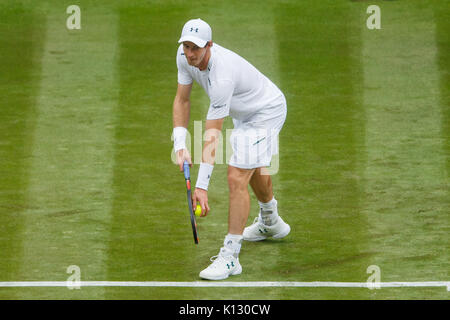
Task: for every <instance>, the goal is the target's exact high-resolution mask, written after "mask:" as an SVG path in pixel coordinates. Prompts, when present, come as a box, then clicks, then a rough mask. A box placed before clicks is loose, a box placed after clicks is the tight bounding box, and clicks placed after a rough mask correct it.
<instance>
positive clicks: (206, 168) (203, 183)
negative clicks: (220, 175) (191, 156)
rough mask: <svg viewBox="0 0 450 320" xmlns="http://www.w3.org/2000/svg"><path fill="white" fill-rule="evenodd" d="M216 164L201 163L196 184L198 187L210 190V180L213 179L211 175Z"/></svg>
mask: <svg viewBox="0 0 450 320" xmlns="http://www.w3.org/2000/svg"><path fill="white" fill-rule="evenodd" d="M213 169H214V166H213V165H211V164H209V163H205V162H202V163H200V169H199V170H198V177H197V183H196V184H195V187H196V188H199V189H203V190H208V185H209V180H210V179H211V175H212V172H213Z"/></svg>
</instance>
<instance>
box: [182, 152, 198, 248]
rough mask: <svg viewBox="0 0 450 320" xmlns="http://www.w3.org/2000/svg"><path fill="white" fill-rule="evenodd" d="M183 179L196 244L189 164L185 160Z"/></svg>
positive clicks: (195, 223) (195, 224)
mask: <svg viewBox="0 0 450 320" xmlns="http://www.w3.org/2000/svg"><path fill="white" fill-rule="evenodd" d="M183 171H184V179H185V180H186V190H187V202H188V207H189V215H190V216H191V226H192V234H193V236H194V242H195V244H198V233H197V222H196V221H195V215H194V211H193V210H192V193H191V173H190V168H189V163H188V162H187V161H186V160H185V161H184V164H183Z"/></svg>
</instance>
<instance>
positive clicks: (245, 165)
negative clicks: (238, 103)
mask: <svg viewBox="0 0 450 320" xmlns="http://www.w3.org/2000/svg"><path fill="white" fill-rule="evenodd" d="M286 114H287V112H286V106H284V112H282V113H281V114H280V115H279V116H277V117H274V118H271V119H268V120H263V121H252V119H250V120H249V121H239V120H235V119H233V123H234V129H233V131H232V132H231V135H230V144H231V148H232V150H233V154H232V155H231V157H230V160H229V163H228V164H229V165H230V166H233V167H237V168H241V169H254V168H261V167H270V163H271V161H272V156H273V155H276V154H278V152H279V150H278V147H279V133H280V131H281V129H282V128H283V124H284V122H285V120H286Z"/></svg>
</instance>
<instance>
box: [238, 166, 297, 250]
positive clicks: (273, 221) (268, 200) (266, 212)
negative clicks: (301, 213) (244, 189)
mask: <svg viewBox="0 0 450 320" xmlns="http://www.w3.org/2000/svg"><path fill="white" fill-rule="evenodd" d="M250 185H251V187H252V189H253V192H254V193H255V195H256V198H257V199H258V202H259V207H260V213H259V216H258V218H257V219H256V220H255V222H254V223H253V224H252V225H251V226H249V227H247V228H245V229H244V233H243V236H244V240H247V241H260V240H265V239H267V238H268V237H274V238H283V237H285V236H286V235H288V234H289V232H290V230H291V228H290V226H289V225H288V224H287V223H285V222H284V221H283V219H281V217H279V215H278V203H277V200H276V199H275V197H274V196H273V187H272V178H271V177H270V175H269V174H268V170H267V169H266V168H264V167H262V168H258V169H256V170H255V172H254V174H253V175H252V177H251V179H250Z"/></svg>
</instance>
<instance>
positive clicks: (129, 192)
mask: <svg viewBox="0 0 450 320" xmlns="http://www.w3.org/2000/svg"><path fill="white" fill-rule="evenodd" d="M72 4H76V5H78V6H79V7H80V9H81V29H80V30H68V29H67V27H66V20H67V18H68V17H69V16H70V14H67V13H66V8H67V7H68V6H69V5H72ZM372 4H376V5H378V6H379V7H380V10H381V29H379V30H369V29H368V28H367V27H366V20H367V18H368V17H369V14H368V13H366V9H367V7H368V6H369V5H372ZM449 9H450V7H449V4H448V2H447V1H445V0H432V1H420V0H397V1H393V0H392V1H388V0H386V1H380V0H374V1H362V0H361V1H356V0H355V1H350V0H339V1H335V0H333V1H332V0H325V1H313V0H304V1H295V0H284V1H262V2H261V1H227V2H222V1H196V2H195V5H194V4H193V3H191V2H186V1H137V0H134V1H125V0H123V1H106V0H96V1H87V0H78V1H56V0H54V1H49V0H48V1H32V0H21V1H16V0H3V1H2V2H1V3H0V282H7V281H65V280H67V279H68V277H69V276H70V274H68V273H67V272H66V270H67V268H68V267H69V266H71V265H76V266H78V267H79V268H80V270H81V280H82V281H183V282H184V281H199V280H200V279H199V278H198V273H199V271H200V270H202V269H203V268H205V267H206V266H207V265H208V264H209V258H210V257H211V256H213V255H215V254H217V249H218V248H219V247H220V246H221V244H222V241H223V236H224V235H225V234H226V232H227V215H228V190H227V183H226V172H227V166H226V165H225V164H217V165H216V166H215V169H214V174H213V178H212V182H211V185H210V188H209V203H210V206H211V213H210V214H209V215H208V217H207V218H204V219H198V227H199V237H200V243H199V245H198V246H195V245H194V243H193V241H192V233H191V227H190V222H189V216H188V212H187V208H186V200H185V197H186V194H185V186H184V177H183V174H182V173H180V172H179V170H178V168H177V167H176V166H175V165H174V164H173V163H172V161H171V150H172V141H171V133H172V102H173V98H174V95H175V92H176V84H177V77H176V76H177V67H176V63H175V55H176V50H177V47H178V44H177V40H178V38H179V34H180V31H181V28H182V26H183V24H184V23H185V22H186V21H187V20H189V19H191V18H199V17H201V18H202V19H203V20H205V21H207V22H208V23H209V24H210V25H211V27H212V30H213V41H214V42H217V43H218V44H220V45H222V46H224V47H226V48H229V49H231V50H233V51H235V52H237V53H238V54H240V55H241V56H243V57H244V58H246V59H247V60H248V61H250V62H251V63H252V64H253V65H255V66H256V67H257V68H258V69H259V70H260V71H261V72H263V73H264V74H265V75H267V76H268V77H269V78H270V79H271V80H272V81H273V82H274V83H276V84H277V85H278V87H279V88H280V89H281V90H282V91H283V92H284V94H285V95H286V99H287V103H288V116H287V120H286V123H285V125H284V127H283V130H282V131H281V135H280V155H279V171H278V172H277V173H276V174H275V175H274V176H273V181H274V192H275V196H276V197H277V200H278V203H279V210H280V214H281V215H282V216H283V219H285V221H286V222H288V223H289V224H290V226H291V228H292V231H291V234H290V235H289V236H288V237H286V238H285V239H283V240H268V241H266V242H263V243H249V242H245V243H244V244H243V246H242V251H241V254H240V261H241V264H242V267H243V273H242V275H240V276H236V277H232V278H230V279H228V280H230V281H302V282H313V281H336V282H365V281H366V280H367V279H368V278H369V276H370V274H368V273H367V272H366V270H367V268H368V267H369V266H371V265H376V266H378V267H379V268H380V271H381V281H382V282H395V281H415V282H416V281H417V282H421V281H423V282H425V281H449V280H450V253H449V247H450V237H449V233H450V191H449V186H450V183H449V182H450V181H449V172H450V161H449V153H450V140H449V139H450V127H449V124H450V104H449V97H450V93H449V92H450V90H449V89H450V83H449V66H450V57H449V54H448V53H449V52H450V47H449V36H448V29H449V26H450V22H449V21H450V19H449V18H450V17H449V15H450V10H449ZM208 104H209V101H208V98H207V96H206V94H205V93H204V92H203V90H202V89H201V88H200V86H198V85H194V89H193V93H192V96H191V108H192V109H191V122H190V127H189V131H190V132H191V134H192V135H193V134H194V121H203V124H204V120H205V116H206V112H207V110H208ZM226 128H232V122H231V119H227V121H226ZM192 151H193V155H194V156H195V154H196V152H198V151H196V150H195V149H194V150H192ZM225 153H226V152H225V146H224V155H225ZM197 170H198V165H196V166H194V168H193V169H192V172H191V176H192V177H193V180H195V178H196V174H197ZM257 210H258V209H257V202H256V198H255V197H254V196H253V195H252V211H251V214H250V218H249V223H251V222H252V221H253V218H254V217H255V216H256V215H257ZM0 298H1V299H449V292H448V291H447V290H446V289H445V288H443V287H439V288H420V287H419V288H416V287H407V288H381V289H379V290H369V289H367V288H302V287H287V288H286V287H273V288H235V287H232V288H179V287H162V288H161V287H159V288H155V287H142V288H129V287H123V288H122V287H83V288H81V289H80V290H69V289H68V288H64V287H54V288H53V287H52V288H44V287H32V288H29V287H28V288H27V287H24V288H6V287H0Z"/></svg>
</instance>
